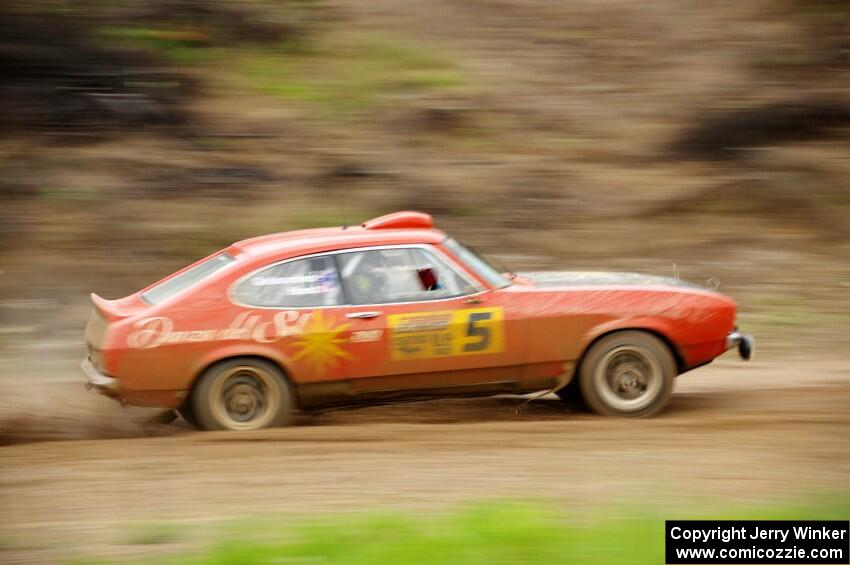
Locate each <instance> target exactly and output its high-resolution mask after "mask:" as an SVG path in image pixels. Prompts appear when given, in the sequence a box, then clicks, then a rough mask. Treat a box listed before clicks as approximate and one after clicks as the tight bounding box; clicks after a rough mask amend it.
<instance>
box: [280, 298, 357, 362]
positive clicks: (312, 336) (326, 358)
mask: <svg viewBox="0 0 850 565" xmlns="http://www.w3.org/2000/svg"><path fill="white" fill-rule="evenodd" d="M350 325H351V324H342V325H339V326H335V325H334V323H333V320H325V317H324V314H323V313H322V311H321V310H316V311H314V312H313V315H312V316H310V319H309V320H308V321H307V324H306V325H305V327H304V331H303V333H302V334H301V335H299V336H298V338H297V339H296V340H295V343H294V345H295V348H296V349H297V352H296V353H295V355H293V356H292V360H293V361H299V360H303V361H304V362H305V363H306V364H307V366H308V367H310V368H311V369H312V370H313V372H314V373H315V374H317V375H319V376H324V374H325V372H326V371H327V369H328V368H329V367H331V366H332V365H334V364H335V363H336V362H337V361H340V360H342V359H352V358H353V357H352V356H351V353H349V352H348V351H346V350H345V349H343V348H342V347H341V345H342V344H343V343H345V342H346V339H345V338H343V337H341V334H342V333H343V332H344V331H345V330H346V329H348V327H349V326H350Z"/></svg>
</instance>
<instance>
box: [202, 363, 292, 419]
mask: <svg viewBox="0 0 850 565" xmlns="http://www.w3.org/2000/svg"><path fill="white" fill-rule="evenodd" d="M191 406H192V411H191V413H192V415H193V416H194V419H195V421H196V423H197V425H198V427H200V428H201V429H205V430H236V431H239V430H258V429H260V428H269V427H273V426H281V425H284V424H286V423H287V422H288V421H289V419H290V418H291V415H292V411H293V407H292V395H291V393H290V390H289V385H288V384H287V382H286V379H285V378H284V376H283V374H282V373H281V372H280V369H278V368H277V367H276V366H275V365H273V364H272V363H269V362H267V361H263V360H260V359H250V358H245V359H231V360H227V361H223V362H221V363H218V364H216V365H213V366H212V367H210V368H209V369H207V371H206V372H205V373H204V374H203V375H202V376H201V379H200V381H199V382H198V385H197V388H196V389H195V391H194V392H193V394H192V405H191Z"/></svg>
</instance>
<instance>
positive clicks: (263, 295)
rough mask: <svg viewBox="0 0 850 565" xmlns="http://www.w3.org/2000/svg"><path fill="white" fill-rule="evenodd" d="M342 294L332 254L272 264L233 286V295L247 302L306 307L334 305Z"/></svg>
mask: <svg viewBox="0 0 850 565" xmlns="http://www.w3.org/2000/svg"><path fill="white" fill-rule="evenodd" d="M341 295H342V292H341V288H340V285H339V279H338V278H337V274H336V267H335V265H334V260H333V257H332V256H330V255H325V256H322V257H310V258H306V259H298V260H296V261H289V262H287V263H281V264H279V265H273V266H271V267H269V268H267V269H263V270H262V271H260V272H258V273H255V274H254V275H252V276H251V277H249V278H247V279H245V280H244V281H242V282H241V283H239V285H238V286H237V287H236V290H235V291H234V293H233V298H234V299H235V300H236V301H237V302H239V303H240V304H245V305H246V306H261V307H266V308H309V307H319V306H335V305H337V304H339V303H340V302H341V300H340V297H341Z"/></svg>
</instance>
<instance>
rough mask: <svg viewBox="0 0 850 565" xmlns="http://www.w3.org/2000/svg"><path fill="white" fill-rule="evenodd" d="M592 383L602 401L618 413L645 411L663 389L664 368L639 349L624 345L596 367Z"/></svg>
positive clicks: (641, 348) (649, 354)
mask: <svg viewBox="0 0 850 565" xmlns="http://www.w3.org/2000/svg"><path fill="white" fill-rule="evenodd" d="M593 381H594V384H595V385H596V387H595V388H596V390H597V391H598V392H599V396H600V397H601V399H602V401H603V402H604V403H605V404H606V405H608V406H609V407H611V408H613V409H615V410H617V411H619V412H636V411H638V410H643V409H644V408H646V407H647V406H649V405H650V404H652V402H653V401H654V400H655V399H656V398H657V397H658V394H659V392H660V391H661V388H662V381H663V378H662V370H661V364H660V363H659V362H658V360H657V359H656V358H655V356H654V355H653V354H652V352H650V351H649V350H647V349H645V348H643V347H641V346H639V345H621V346H619V347H615V348H614V349H612V350H611V351H609V352H607V353H606V354H605V356H604V357H603V358H602V359H601V360H600V362H599V363H598V364H597V365H596V369H595V370H594V373H593Z"/></svg>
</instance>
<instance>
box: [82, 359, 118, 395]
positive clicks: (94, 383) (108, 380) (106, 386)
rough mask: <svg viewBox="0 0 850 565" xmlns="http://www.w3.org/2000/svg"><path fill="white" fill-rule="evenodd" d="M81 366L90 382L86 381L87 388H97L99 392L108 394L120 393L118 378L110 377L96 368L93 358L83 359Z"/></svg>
mask: <svg viewBox="0 0 850 565" xmlns="http://www.w3.org/2000/svg"><path fill="white" fill-rule="evenodd" d="M80 368H81V369H82V370H83V373H85V375H86V378H87V379H88V382H86V388H87V389H89V390H91V389H96V390H97V391H98V392H100V393H102V394H105V395H107V396H117V395H118V389H119V388H120V384H119V382H118V379H113V378H112V377H108V376H106V375H104V374H103V373H101V372H100V371H98V370H97V369H95V367H94V365H92V362H91V359H89V358H88V357H86V358H85V359H83V361H82V363H80Z"/></svg>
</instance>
